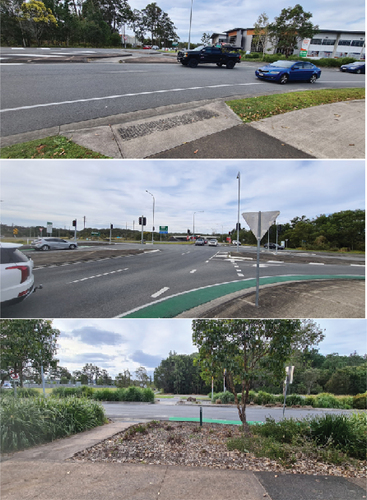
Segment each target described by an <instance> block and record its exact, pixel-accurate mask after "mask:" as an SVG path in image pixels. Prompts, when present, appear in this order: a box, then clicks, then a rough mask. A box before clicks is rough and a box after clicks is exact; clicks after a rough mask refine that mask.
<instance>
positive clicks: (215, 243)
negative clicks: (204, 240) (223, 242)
mask: <svg viewBox="0 0 367 500" xmlns="http://www.w3.org/2000/svg"><path fill="white" fill-rule="evenodd" d="M209 246H210V247H217V246H218V240H216V239H215V238H213V239H212V240H209Z"/></svg>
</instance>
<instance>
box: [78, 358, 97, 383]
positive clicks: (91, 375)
mask: <svg viewBox="0 0 367 500" xmlns="http://www.w3.org/2000/svg"><path fill="white" fill-rule="evenodd" d="M101 373H102V370H101V368H99V367H98V366H96V365H93V364H92V363H86V364H85V366H84V367H83V368H82V375H85V376H86V377H87V380H88V384H93V383H94V382H95V383H97V379H98V377H99V376H100V375H101Z"/></svg>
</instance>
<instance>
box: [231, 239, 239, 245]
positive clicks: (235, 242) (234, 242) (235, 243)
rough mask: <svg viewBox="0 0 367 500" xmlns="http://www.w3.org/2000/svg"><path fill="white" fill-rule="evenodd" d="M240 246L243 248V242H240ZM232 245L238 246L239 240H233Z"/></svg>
mask: <svg viewBox="0 0 367 500" xmlns="http://www.w3.org/2000/svg"><path fill="white" fill-rule="evenodd" d="M238 244H239V246H241V242H240V241H239V242H238ZM232 245H235V246H237V240H233V241H232Z"/></svg>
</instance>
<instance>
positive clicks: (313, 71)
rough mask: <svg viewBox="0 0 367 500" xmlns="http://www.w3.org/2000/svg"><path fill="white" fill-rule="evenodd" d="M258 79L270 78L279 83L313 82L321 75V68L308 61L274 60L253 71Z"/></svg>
mask: <svg viewBox="0 0 367 500" xmlns="http://www.w3.org/2000/svg"><path fill="white" fill-rule="evenodd" d="M255 75H256V76H257V78H259V79H260V80H271V81H275V82H278V83H281V84H285V83H287V82H296V81H302V80H303V81H307V82H310V83H315V82H316V80H317V79H318V78H320V76H321V69H320V68H318V67H317V66H315V65H314V64H312V63H310V62H308V61H289V60H281V61H276V62H273V63H271V64H267V65H266V66H262V67H261V68H259V69H257V70H256V71H255Z"/></svg>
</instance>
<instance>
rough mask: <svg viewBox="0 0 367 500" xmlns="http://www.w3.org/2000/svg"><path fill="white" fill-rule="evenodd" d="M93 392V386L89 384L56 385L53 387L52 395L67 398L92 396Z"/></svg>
mask: <svg viewBox="0 0 367 500" xmlns="http://www.w3.org/2000/svg"><path fill="white" fill-rule="evenodd" d="M93 392H94V391H93V388H92V387H89V386H88V385H81V386H79V387H56V388H55V389H52V396H55V397H58V398H67V397H69V396H76V397H78V398H82V397H87V398H92V397H93Z"/></svg>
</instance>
